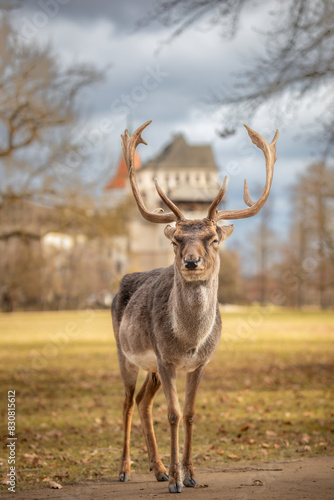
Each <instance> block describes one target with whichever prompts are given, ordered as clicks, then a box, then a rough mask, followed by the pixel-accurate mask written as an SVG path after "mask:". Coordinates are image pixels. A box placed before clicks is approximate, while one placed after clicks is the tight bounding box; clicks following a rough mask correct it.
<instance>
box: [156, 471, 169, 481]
mask: <svg viewBox="0 0 334 500" xmlns="http://www.w3.org/2000/svg"><path fill="white" fill-rule="evenodd" d="M157 481H159V482H161V481H169V477H168V474H165V473H164V472H160V474H159V475H158V476H157Z"/></svg>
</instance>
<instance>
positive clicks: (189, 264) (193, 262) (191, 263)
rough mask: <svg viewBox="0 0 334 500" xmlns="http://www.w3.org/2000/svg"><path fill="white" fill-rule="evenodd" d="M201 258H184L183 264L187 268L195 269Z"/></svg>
mask: <svg viewBox="0 0 334 500" xmlns="http://www.w3.org/2000/svg"><path fill="white" fill-rule="evenodd" d="M200 260H201V259H200V258H199V257H198V258H197V259H183V264H184V267H185V268H186V269H190V270H194V269H196V268H197V266H198V264H199V262H200Z"/></svg>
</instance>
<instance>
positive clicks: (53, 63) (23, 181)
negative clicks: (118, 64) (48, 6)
mask: <svg viewBox="0 0 334 500" xmlns="http://www.w3.org/2000/svg"><path fill="white" fill-rule="evenodd" d="M0 55H1V57H0V82H1V83H0V90H1V92H0V175H1V179H2V182H1V189H0V210H3V209H4V208H5V207H8V206H10V205H12V204H13V203H15V202H17V201H18V200H20V201H22V200H33V201H39V202H40V201H43V202H45V201H46V199H47V201H48V203H51V204H56V202H58V201H59V197H60V196H62V194H61V191H60V190H59V192H58V193H56V188H57V180H58V179H59V178H58V177H57V171H56V170H55V169H54V168H53V166H54V165H55V164H56V163H55V162H56V161H57V160H58V161H59V160H60V159H61V158H63V157H64V155H66V154H70V152H71V151H75V149H76V148H77V147H78V145H77V144H75V142H74V141H73V136H72V134H71V129H73V128H74V127H75V125H76V124H77V122H78V117H79V108H78V96H79V94H80V92H81V90H82V89H83V88H85V87H88V86H90V85H92V84H94V83H97V82H98V81H100V80H101V78H102V76H103V73H102V71H97V70H96V69H94V68H93V67H91V66H88V65H83V64H81V65H79V64H77V65H72V66H71V67H70V68H67V69H64V68H63V67H62V66H61V65H60V63H59V61H58V59H57V57H56V56H55V55H54V54H53V53H52V51H51V49H50V48H49V47H47V48H40V47H39V46H37V45H34V44H26V43H23V42H21V41H20V38H19V34H18V32H17V31H15V29H14V28H13V27H12V25H11V23H10V21H9V20H8V18H7V17H2V18H1V20H0ZM78 179H79V176H77V179H76V181H77V182H78ZM56 194H57V196H55V195H56ZM7 229H8V232H3V231H2V232H1V235H0V238H2V239H6V238H9V237H10V236H11V232H10V228H9V227H7ZM15 235H19V233H18V232H17V229H15ZM21 235H22V236H23V235H24V236H27V237H29V236H30V233H29V231H25V228H21Z"/></svg>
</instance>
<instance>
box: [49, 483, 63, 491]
mask: <svg viewBox="0 0 334 500" xmlns="http://www.w3.org/2000/svg"><path fill="white" fill-rule="evenodd" d="M49 486H50V488H53V489H54V490H60V489H61V488H62V485H61V484H59V483H56V482H55V481H50V482H49Z"/></svg>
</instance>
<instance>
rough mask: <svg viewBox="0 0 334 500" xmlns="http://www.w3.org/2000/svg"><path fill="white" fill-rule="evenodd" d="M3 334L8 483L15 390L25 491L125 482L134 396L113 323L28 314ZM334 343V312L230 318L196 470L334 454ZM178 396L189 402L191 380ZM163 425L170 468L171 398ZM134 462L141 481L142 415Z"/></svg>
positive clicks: (3, 319)
mask: <svg viewBox="0 0 334 500" xmlns="http://www.w3.org/2000/svg"><path fill="white" fill-rule="evenodd" d="M0 325H1V333H0V357H1V374H0V377H1V378H0V384H1V391H0V394H1V403H0V405H1V436H2V443H3V446H2V449H1V458H0V466H1V470H2V471H4V472H3V473H4V477H3V478H2V481H3V482H4V480H6V474H7V472H8V470H7V469H8V464H7V460H8V448H7V447H6V439H7V437H8V430H7V424H6V422H7V393H8V391H10V390H15V394H16V402H15V404H16V408H15V410H16V437H17V445H16V473H17V489H22V488H36V487H41V488H42V487H46V486H48V485H49V482H50V481H56V482H57V483H60V484H65V483H76V482H79V481H82V480H87V479H90V480H98V479H100V478H108V477H116V476H117V471H118V462H119V458H120V450H121V443H122V432H121V429H122V403H123V387H122V382H121V379H120V376H119V370H118V363H117V355H116V347H115V341H114V338H113V332H112V325H111V319H110V313H109V312H108V311H79V312H78V311H74V312H45V313H20V312H17V313H13V314H7V315H4V314H3V315H0ZM333 340H334V313H333V312H296V311H284V310H282V311H279V310H274V309H270V308H268V309H242V310H241V311H237V312H224V313H223V338H222V341H221V344H220V347H219V350H218V352H217V354H216V356H215V358H214V359H213V361H212V362H211V363H210V364H209V365H208V366H207V369H206V372H205V375H204V377H203V380H202V383H201V386H200V390H199V394H198V404H197V416H196V419H195V431H194V434H195V438H194V462H195V466H196V467H197V468H199V469H200V468H201V467H204V466H205V467H206V468H207V467H211V466H217V465H220V464H224V463H231V462H240V461H241V462H246V461H247V462H252V461H257V462H259V461H268V460H277V459H288V458H296V457H300V456H303V457H304V456H315V455H330V454H334V443H333V441H334V440H333V438H334V434H333V432H334V423H333V417H334V402H333V380H334V377H333V375H334V344H333ZM143 378H144V374H141V375H140V379H139V381H138V386H139V383H140V381H141V380H143ZM178 388H179V395H180V400H181V403H182V401H183V396H184V374H183V373H182V372H181V373H180V374H179V379H178ZM154 421H155V429H156V435H157V440H158V444H159V445H160V453H161V455H162V457H163V459H164V461H165V463H166V465H167V466H168V456H169V431H168V423H167V418H166V403H165V400H164V395H163V392H162V391H161V392H160V393H159V394H158V396H157V398H156V401H155V405H154ZM181 442H182V428H181ZM132 460H133V465H132V467H133V470H135V471H136V472H146V471H147V470H148V462H147V455H146V450H145V444H144V439H143V437H142V435H141V428H140V422H139V416H138V414H137V411H135V413H134V421H133V429H132ZM2 488H3V489H7V486H6V485H5V484H3V485H2Z"/></svg>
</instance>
